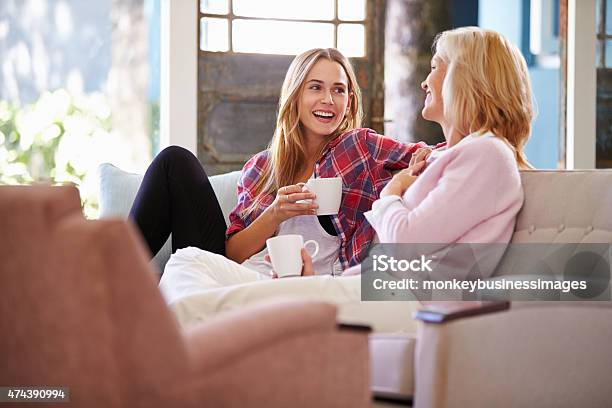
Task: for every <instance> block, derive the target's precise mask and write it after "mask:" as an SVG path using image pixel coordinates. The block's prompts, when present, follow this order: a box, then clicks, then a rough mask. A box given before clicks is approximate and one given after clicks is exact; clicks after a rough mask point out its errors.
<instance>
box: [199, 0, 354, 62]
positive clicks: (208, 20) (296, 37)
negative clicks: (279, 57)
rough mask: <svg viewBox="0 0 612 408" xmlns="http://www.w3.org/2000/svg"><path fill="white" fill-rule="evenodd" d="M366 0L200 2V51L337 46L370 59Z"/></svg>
mask: <svg viewBox="0 0 612 408" xmlns="http://www.w3.org/2000/svg"><path fill="white" fill-rule="evenodd" d="M365 25H366V2H365V0H310V1H303V0H260V1H257V2H254V1H252V0H200V50H202V51H208V52H230V53H231V52H233V53H255V54H283V55H294V54H298V53H300V52H302V51H305V50H307V49H309V48H315V47H336V48H338V49H339V50H340V51H341V52H342V53H343V54H345V55H346V56H348V57H365V53H366V41H365V34H366V33H365V31H366V29H365Z"/></svg>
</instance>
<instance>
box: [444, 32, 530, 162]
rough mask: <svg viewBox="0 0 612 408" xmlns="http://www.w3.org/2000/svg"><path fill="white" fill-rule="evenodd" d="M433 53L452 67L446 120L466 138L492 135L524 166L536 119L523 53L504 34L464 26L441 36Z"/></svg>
mask: <svg viewBox="0 0 612 408" xmlns="http://www.w3.org/2000/svg"><path fill="white" fill-rule="evenodd" d="M433 49H434V52H436V53H437V55H438V57H440V58H441V59H442V60H443V61H444V62H446V63H447V64H448V67H447V71H446V76H445V78H444V83H443V86H442V98H443V100H444V116H445V117H446V118H448V119H449V120H450V121H451V122H452V123H453V124H454V125H455V126H457V127H458V130H459V131H460V132H461V133H463V134H470V133H479V134H483V133H486V132H491V133H493V134H494V135H495V136H497V137H499V138H501V139H502V140H504V141H506V142H507V143H508V145H509V146H510V147H511V148H512V149H513V150H514V152H515V156H516V161H517V164H518V166H519V168H530V167H531V165H530V164H529V163H528V162H527V158H526V156H525V153H524V151H523V149H524V147H525V144H526V143H527V139H528V138H529V135H530V133H531V121H532V119H533V117H534V110H533V96H532V92H531V82H530V80H529V73H528V71H527V64H526V62H525V58H523V56H522V54H521V52H520V51H519V49H518V48H517V47H516V46H515V45H514V44H512V43H511V42H510V41H508V40H507V39H506V38H504V37H503V36H502V35H501V34H499V33H497V32H495V31H492V30H486V29H482V28H479V27H462V28H457V29H454V30H449V31H444V32H442V33H440V34H438V35H437V36H436V39H435V40H434V44H433Z"/></svg>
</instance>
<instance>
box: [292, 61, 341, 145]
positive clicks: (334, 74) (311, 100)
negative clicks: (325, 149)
mask: <svg viewBox="0 0 612 408" xmlns="http://www.w3.org/2000/svg"><path fill="white" fill-rule="evenodd" d="M349 106H350V98H349V90H348V78H347V76H346V72H344V68H342V65H340V64H339V63H337V62H335V61H330V60H328V59H326V58H321V59H319V60H318V61H317V62H316V63H315V64H314V66H313V67H312V69H311V70H310V72H309V73H308V74H307V75H306V80H305V81H304V85H303V88H302V94H301V95H300V99H299V101H298V112H299V116H300V123H301V124H302V129H303V130H304V133H305V136H306V138H313V137H316V138H322V137H325V136H328V135H330V134H331V133H333V132H334V131H335V130H336V129H338V126H340V123H342V120H343V119H344V116H345V115H346V112H347V110H348V108H349Z"/></svg>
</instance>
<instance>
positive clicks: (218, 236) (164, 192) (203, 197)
mask: <svg viewBox="0 0 612 408" xmlns="http://www.w3.org/2000/svg"><path fill="white" fill-rule="evenodd" d="M130 218H131V219H132V220H134V222H135V223H136V225H138V228H139V229H140V231H141V233H142V235H143V236H144V239H145V241H146V242H147V245H148V246H149V249H150V250H151V253H152V254H153V255H155V254H157V252H158V251H159V250H160V249H161V247H162V246H163V245H164V243H165V242H166V240H167V239H168V236H169V235H170V233H172V253H174V252H176V250H177V249H181V248H186V247H188V246H193V247H197V248H200V249H204V250H206V251H209V252H214V253H216V254H220V255H225V230H226V225H225V219H224V217H223V212H222V211H221V206H220V205H219V201H218V200H217V196H216V195H215V192H214V190H213V188H212V186H211V185H210V181H208V176H207V175H206V172H205V171H204V169H203V168H202V165H201V163H200V161H199V160H198V159H197V157H195V156H194V155H193V154H192V153H191V152H190V151H189V150H187V149H184V148H182V147H179V146H170V147H167V148H165V149H164V150H162V151H161V152H160V153H159V154H158V155H157V156H156V157H155V159H153V162H152V163H151V165H150V166H149V168H148V169H147V171H146V173H145V175H144V178H143V180H142V184H141V185H140V188H139V189H138V193H137V194H136V198H135V199H134V204H132V209H131V210H130ZM318 218H319V223H320V224H321V226H322V227H323V229H324V230H325V231H326V232H327V233H328V234H330V235H338V234H337V232H336V230H335V228H334V225H333V223H332V221H331V217H330V216H328V215H321V216H319V217H318Z"/></svg>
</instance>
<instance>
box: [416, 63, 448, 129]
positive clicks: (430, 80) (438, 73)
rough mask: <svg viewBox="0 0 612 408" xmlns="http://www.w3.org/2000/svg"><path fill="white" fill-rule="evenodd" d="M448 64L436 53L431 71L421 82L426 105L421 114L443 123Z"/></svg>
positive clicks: (428, 118) (425, 117)
mask: <svg viewBox="0 0 612 408" xmlns="http://www.w3.org/2000/svg"><path fill="white" fill-rule="evenodd" d="M446 68H447V64H446V63H445V62H444V61H443V60H442V58H440V57H439V56H438V54H435V55H434V56H433V58H432V59H431V71H430V72H429V75H427V78H425V80H424V81H423V82H422V83H421V88H422V89H423V90H424V91H425V95H426V96H425V106H423V110H422V111H421V114H422V115H423V118H424V119H427V120H431V121H433V122H438V123H440V124H442V123H443V122H444V104H443V101H442V83H443V82H444V76H445V75H446Z"/></svg>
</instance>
